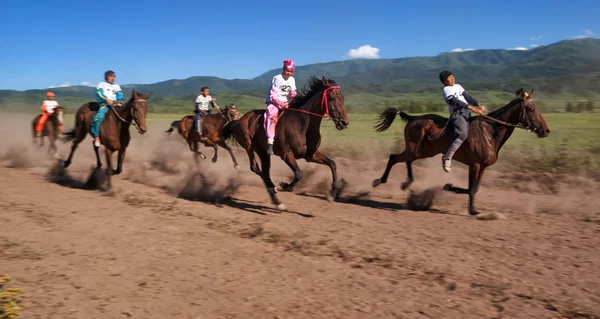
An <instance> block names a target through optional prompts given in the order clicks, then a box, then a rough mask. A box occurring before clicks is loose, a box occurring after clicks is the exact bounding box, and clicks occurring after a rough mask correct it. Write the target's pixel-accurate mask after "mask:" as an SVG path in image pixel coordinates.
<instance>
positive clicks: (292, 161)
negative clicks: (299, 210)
mask: <svg viewBox="0 0 600 319" xmlns="http://www.w3.org/2000/svg"><path fill="white" fill-rule="evenodd" d="M284 161H285V163H286V164H287V166H289V167H290V168H291V169H292V171H293V172H294V179H293V180H292V181H291V182H290V183H280V184H279V186H281V188H282V189H283V190H284V191H286V192H291V191H293V190H294V186H296V184H298V182H299V181H300V180H301V179H302V177H303V174H302V171H301V170H300V167H298V162H296V157H295V156H294V153H293V152H292V151H288V152H287V154H286V155H285V156H284Z"/></svg>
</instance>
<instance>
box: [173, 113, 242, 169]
mask: <svg viewBox="0 0 600 319" xmlns="http://www.w3.org/2000/svg"><path fill="white" fill-rule="evenodd" d="M239 118H240V113H239V112H238V110H237V108H236V107H235V105H233V104H232V105H231V106H229V105H226V106H225V109H223V110H221V111H220V112H219V113H218V114H212V115H205V116H204V117H203V118H202V136H204V137H205V140H204V141H200V135H198V132H197V131H196V130H194V129H193V128H192V126H193V124H194V120H195V115H186V116H184V117H183V118H182V119H181V120H177V121H173V122H172V123H171V127H170V128H169V129H168V130H166V131H165V133H167V134H171V132H173V131H174V130H175V129H177V132H179V135H181V136H182V137H183V139H184V140H185V141H186V142H187V143H188V145H189V147H190V150H191V151H192V152H194V155H195V156H194V159H195V160H196V163H198V157H199V156H200V157H202V159H206V156H205V155H204V154H202V152H200V151H199V150H198V145H199V144H200V143H203V144H204V146H206V147H209V146H212V147H213V148H214V150H215V155H214V156H213V158H212V162H213V163H216V162H217V159H218V155H217V152H218V149H219V146H221V147H222V148H224V149H226V150H227V151H228V152H229V155H231V159H232V160H233V164H234V166H233V167H234V168H235V169H238V168H239V167H240V165H239V164H238V162H237V160H236V158H235V155H234V154H233V151H232V150H231V148H230V147H229V145H227V144H226V143H225V139H224V138H223V136H222V135H221V133H222V130H223V127H224V126H225V124H227V123H229V122H231V121H234V120H238V119H239Z"/></svg>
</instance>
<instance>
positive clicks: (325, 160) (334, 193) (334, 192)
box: [306, 151, 340, 201]
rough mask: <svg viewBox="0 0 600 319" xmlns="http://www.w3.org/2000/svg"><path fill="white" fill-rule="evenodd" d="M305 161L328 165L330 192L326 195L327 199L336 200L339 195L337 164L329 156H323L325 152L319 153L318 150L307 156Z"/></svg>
mask: <svg viewBox="0 0 600 319" xmlns="http://www.w3.org/2000/svg"><path fill="white" fill-rule="evenodd" d="M306 161H307V162H309V163H317V164H322V165H327V166H329V168H330V169H331V177H332V182H331V192H330V193H329V196H327V200H329V201H332V200H337V199H338V197H339V195H340V194H339V193H340V192H339V190H340V189H339V187H338V184H337V166H336V164H335V162H334V161H333V160H332V159H331V158H329V157H327V156H325V154H323V153H321V152H320V151H316V152H315V153H314V154H313V155H312V156H311V157H309V158H307V159H306Z"/></svg>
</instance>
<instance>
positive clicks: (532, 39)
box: [529, 35, 543, 41]
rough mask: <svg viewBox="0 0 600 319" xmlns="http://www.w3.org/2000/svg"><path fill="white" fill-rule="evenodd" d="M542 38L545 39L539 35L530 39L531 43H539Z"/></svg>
mask: <svg viewBox="0 0 600 319" xmlns="http://www.w3.org/2000/svg"><path fill="white" fill-rule="evenodd" d="M542 38H543V36H541V35H538V36H535V37H531V38H529V41H537V40H541V39H542Z"/></svg>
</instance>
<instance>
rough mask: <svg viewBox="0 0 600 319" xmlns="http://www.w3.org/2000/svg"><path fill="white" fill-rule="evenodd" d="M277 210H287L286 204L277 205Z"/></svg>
mask: <svg viewBox="0 0 600 319" xmlns="http://www.w3.org/2000/svg"><path fill="white" fill-rule="evenodd" d="M275 208H277V209H278V210H285V204H283V203H281V204H278V205H275Z"/></svg>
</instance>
